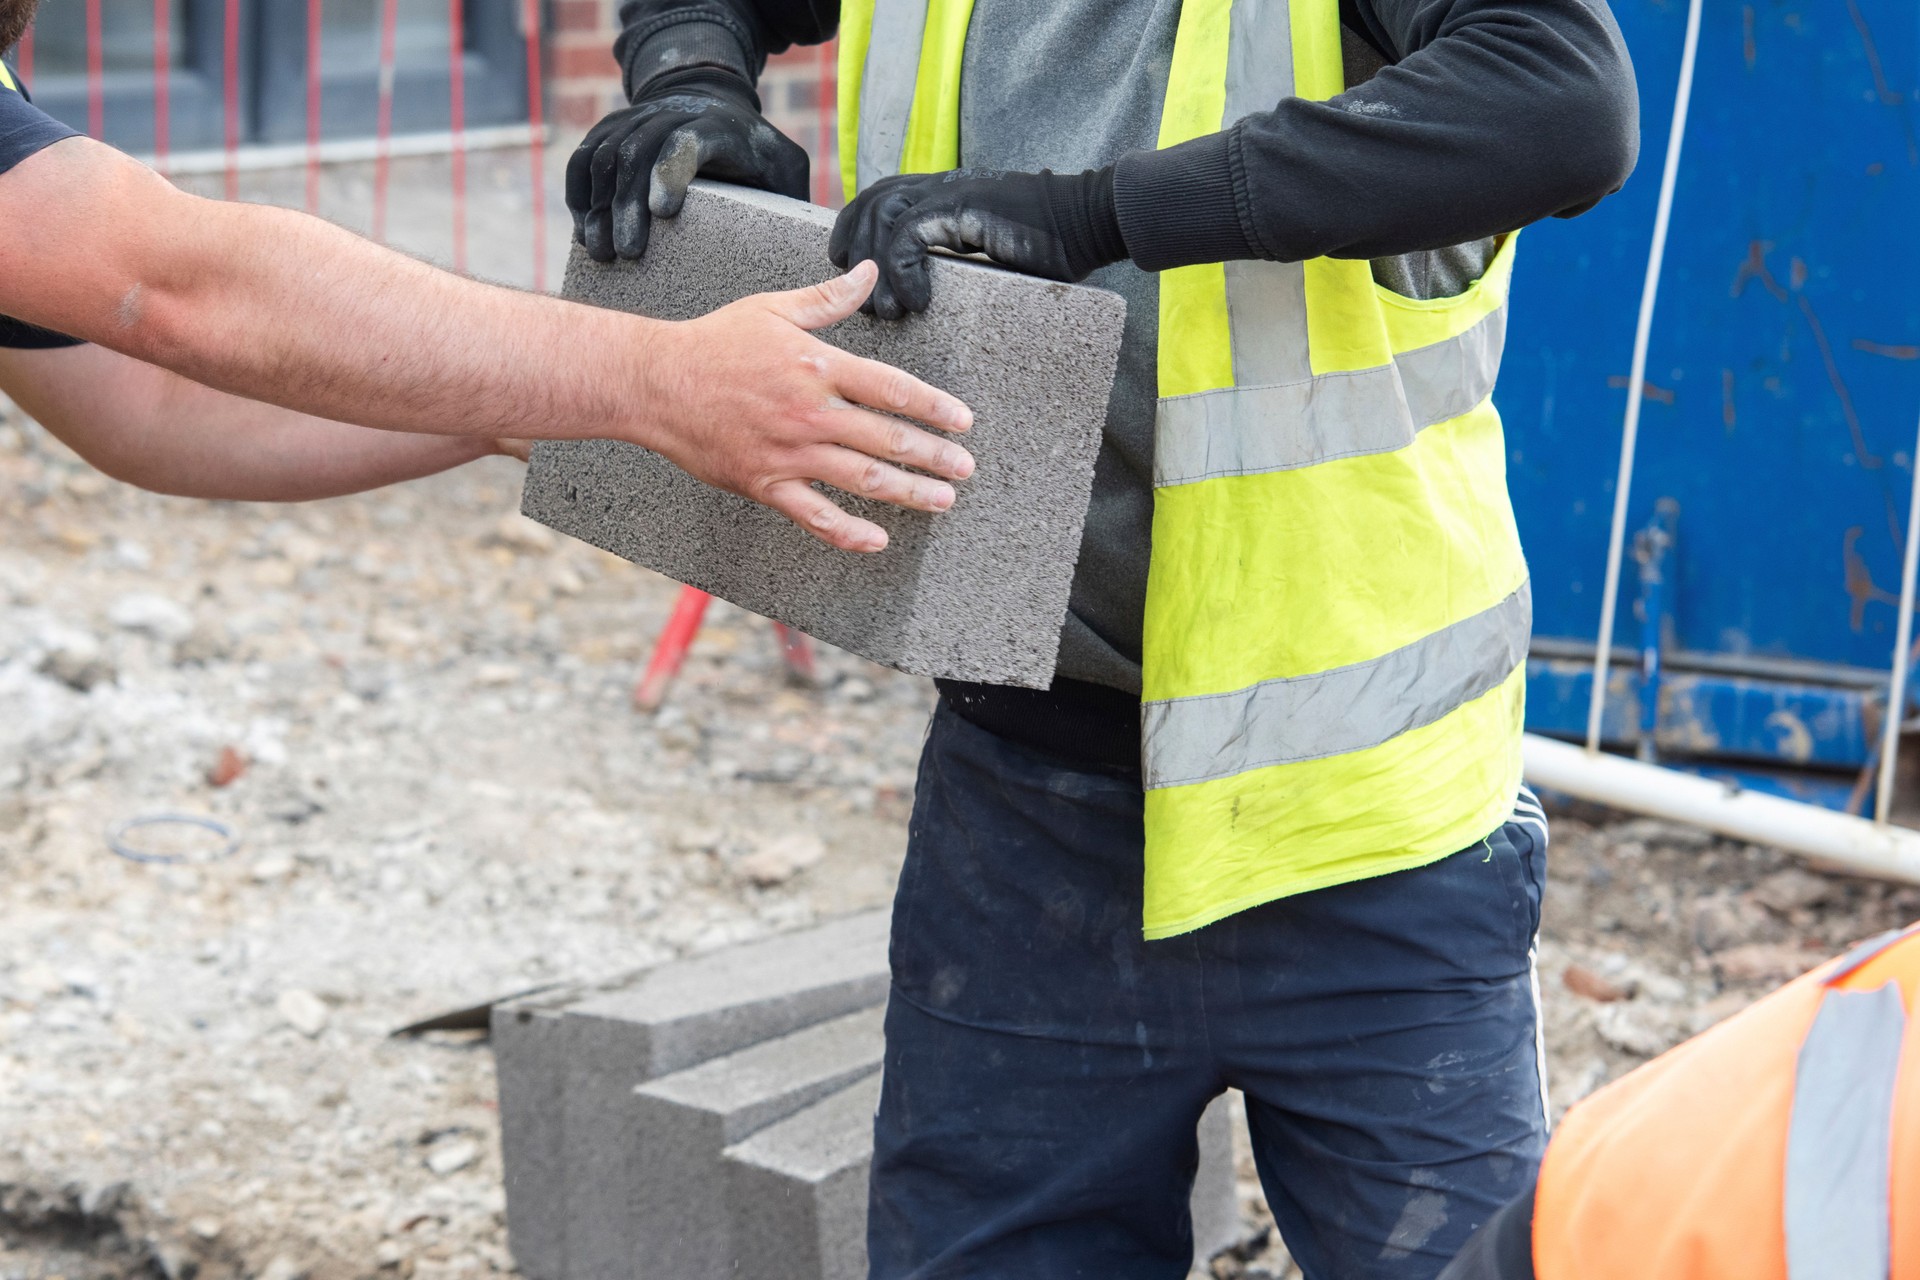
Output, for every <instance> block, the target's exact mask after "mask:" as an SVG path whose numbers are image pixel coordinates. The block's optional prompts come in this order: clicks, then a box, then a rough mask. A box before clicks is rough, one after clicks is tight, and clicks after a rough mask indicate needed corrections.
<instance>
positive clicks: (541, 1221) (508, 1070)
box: [491, 990, 579, 1280]
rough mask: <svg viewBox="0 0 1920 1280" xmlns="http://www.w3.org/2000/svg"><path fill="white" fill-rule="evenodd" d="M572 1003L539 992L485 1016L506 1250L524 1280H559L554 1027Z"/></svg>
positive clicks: (561, 1239)
mask: <svg viewBox="0 0 1920 1280" xmlns="http://www.w3.org/2000/svg"><path fill="white" fill-rule="evenodd" d="M578 997H579V992H578V991H577V990H569V991H562V992H542V993H541V994H540V995H537V996H529V997H527V998H525V999H522V1000H510V1001H506V1002H504V1003H502V1004H498V1005H495V1006H494V1010H493V1015H492V1018H493V1031H492V1037H491V1039H492V1045H493V1058H494V1071H495V1075H496V1076H497V1078H498V1082H499V1091H500V1163H501V1167H502V1169H503V1170H504V1180H505V1183H506V1192H507V1244H508V1247H509V1248H510V1249H512V1251H513V1257H514V1261H515V1263H517V1264H518V1266H519V1268H520V1272H521V1274H522V1275H525V1276H527V1277H528V1278H529V1280H561V1277H562V1275H563V1273H564V1270H565V1267H566V1238H565V1233H566V1221H567V1218H566V1204H565V1195H564V1191H563V1186H564V1179H563V1176H562V1175H563V1171H564V1169H565V1167H566V1164H565V1161H566V1157H565V1154H564V1147H563V1139H562V1121H561V1115H562V1107H561V1095H562V1093H563V1083H564V1081H565V1079H566V1071H567V1065H566V1047H565V1042H564V1040H563V1038H562V1033H561V1024H562V1018H563V1014H564V1013H565V1010H566V1006H567V1004H569V1003H570V1002H571V1001H573V1000H575V999H577V998H578Z"/></svg>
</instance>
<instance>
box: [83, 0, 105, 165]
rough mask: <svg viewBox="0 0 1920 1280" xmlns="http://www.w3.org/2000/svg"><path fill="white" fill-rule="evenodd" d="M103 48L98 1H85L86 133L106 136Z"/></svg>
mask: <svg viewBox="0 0 1920 1280" xmlns="http://www.w3.org/2000/svg"><path fill="white" fill-rule="evenodd" d="M104 56H105V46H104V45H103V44H102V43H101V39H100V0H87V133H88V135H89V136H91V137H95V138H100V137H104V136H105V135H106V118H107V95H106V66H105V64H104V62H103V58H104Z"/></svg>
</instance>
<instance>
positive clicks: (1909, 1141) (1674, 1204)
mask: <svg viewBox="0 0 1920 1280" xmlns="http://www.w3.org/2000/svg"><path fill="white" fill-rule="evenodd" d="M1916 995H1920V926H1915V927H1914V928H1911V929H1908V930H1906V931H1905V932H1904V933H1893V934H1888V935H1886V936H1884V937H1881V938H1876V939H1873V940H1872V941H1870V942H1866V943H1863V944H1861V945H1860V946H1859V947H1857V948H1855V949H1854V950H1853V951H1852V952H1851V953H1849V954H1848V955H1846V956H1843V957H1842V958H1841V959H1839V960H1836V961H1833V962H1831V963H1829V964H1826V965H1823V966H1822V967H1821V968H1819V969H1816V970H1814V971H1813V972H1812V973H1809V974H1807V975H1806V976H1805V977H1802V978H1800V979H1798V980H1797V981H1795V982H1793V983H1790V984H1789V985H1788V986H1786V987H1783V988H1782V989H1781V990H1779V991H1776V992H1774V993H1773V994H1772V995H1770V996H1768V997H1767V998H1766V999H1764V1000H1761V1001H1760V1002H1759V1003H1757V1004H1755V1005H1754V1006H1753V1007H1751V1008H1749V1009H1747V1010H1746V1011H1745V1012H1743V1013H1740V1014H1737V1015H1736V1016H1734V1017H1732V1018H1730V1019H1728V1020H1727V1021H1726V1022H1723V1023H1721V1024H1720V1025H1719V1026H1717V1027H1715V1028H1713V1029H1712V1030H1711V1031H1708V1032H1707V1033H1706V1034H1704V1035H1702V1036H1699V1037H1697V1038H1696V1039H1694V1040H1691V1041H1689V1042H1687V1043H1686V1044H1683V1045H1681V1046H1680V1047H1679V1048H1677V1049H1674V1050H1673V1051H1672V1052H1670V1053H1667V1054H1666V1055H1664V1056H1662V1057H1660V1058H1657V1059H1655V1060H1654V1061H1653V1062H1650V1063H1648V1064H1647V1065H1646V1066H1644V1067H1642V1068H1641V1069H1640V1070H1638V1071H1635V1072H1633V1073H1632V1074H1631V1075H1628V1076H1626V1077H1624V1078H1622V1079H1621V1080H1619V1081H1617V1082H1616V1083H1614V1084H1612V1085H1610V1086H1608V1087H1607V1088H1605V1089H1603V1090H1601V1091H1600V1092H1598V1093H1596V1094H1594V1095H1593V1097H1591V1098H1589V1099H1587V1100H1586V1101H1584V1102H1582V1103H1581V1104H1580V1105H1578V1106H1576V1107H1575V1108H1574V1109H1573V1110H1572V1111H1570V1112H1569V1113H1568V1114H1567V1117H1566V1120H1565V1121H1564V1122H1563V1123H1562V1125H1561V1127H1560V1129H1559V1131H1558V1132H1557V1133H1555V1135H1554V1137H1553V1141H1552V1143H1551V1145H1549V1147H1548V1149H1547V1157H1546V1163H1545V1165H1544V1166H1543V1167H1542V1169H1541V1171H1540V1182H1539V1188H1538V1191H1537V1193H1536V1196H1535V1201H1534V1214H1533V1256H1534V1271H1535V1275H1536V1276H1537V1277H1538V1280H1628V1278H1629V1277H1633V1278H1634V1280H1640V1278H1642V1277H1650V1278H1657V1280H1920V1018H1916V1017H1914V1016H1913V1014H1914V1012H1915V998H1916Z"/></svg>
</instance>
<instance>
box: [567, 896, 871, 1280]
mask: <svg viewBox="0 0 1920 1280" xmlns="http://www.w3.org/2000/svg"><path fill="white" fill-rule="evenodd" d="M887 924H888V916H887V913H886V912H885V911H870V912H863V913H861V914H859V915H855V916H849V917H846V918H844V919H841V920H836V921H833V922H831V923H828V924H824V925H820V926H818V927H816V928H812V929H805V930H801V931H798V932H795V933H786V934H779V935H776V936H774V937H771V938H765V939H762V940H760V941H757V942H751V943H746V944H744V945H741V946H736V947H728V948H726V949H725V950H721V951H714V952H710V953H708V954H706V955H701V956H694V957H691V958H689V959H686V960H679V961H675V962H673V963H671V964H663V965H659V966H657V967H655V968H653V969H649V970H647V971H646V972H644V973H642V974H640V975H638V976H637V977H636V978H635V979H634V980H632V981H631V982H629V983H627V984H625V985H623V986H621V987H620V988H618V989H617V990H611V991H605V992H601V993H599V994H595V995H592V996H589V997H588V998H586V999H583V1000H580V1001H578V1002H577V1003H575V1004H573V1005H571V1006H569V1008H568V1009H567V1012H566V1016H565V1018H564V1020H563V1027H562V1036H561V1039H562V1042H563V1045H564V1052H565V1054H566V1073H565V1080H564V1101H563V1104H562V1127H563V1152H564V1162H563V1168H562V1171H561V1176H562V1180H563V1183H564V1204H565V1215H564V1222H565V1238H566V1271H565V1280H631V1277H632V1275H633V1270H632V1266H633V1258H632V1253H631V1252H630V1250H629V1249H628V1247H627V1246H626V1244H625V1243H624V1241H625V1239H626V1237H625V1235H624V1234H622V1233H620V1232H617V1231H614V1230H611V1229H609V1228H608V1226H607V1224H608V1223H610V1222H613V1221H615V1220H617V1219H618V1217H619V1215H621V1214H624V1213H627V1212H629V1211H630V1207H631V1206H632V1205H633V1204H634V1203H635V1197H636V1195H637V1188H638V1186H639V1181H640V1166H639V1162H640V1159H641V1156H640V1152H641V1150H642V1148H643V1143H644V1139H643V1137H642V1135H641V1134H640V1133H639V1131H638V1130H637V1129H636V1128H635V1116H634V1112H633V1108H632V1105H631V1103H632V1098H633V1090H634V1088H635V1087H636V1086H638V1085H640V1084H643V1083H645V1082H646V1081H649V1080H653V1079H656V1078H658V1077H660V1076H664V1075H668V1074H670V1073H672V1072H675V1071H682V1070H685V1069H686V1068H688V1067H691V1066H695V1065H697V1064H699V1063H702V1062H705V1061H707V1060H709V1059H712V1058H717V1057H720V1056H721V1055H723V1054H728V1053H732V1052H735V1051H736V1050H739V1049H744V1048H746V1047H748V1046H750V1045H755V1044H758V1043H760V1042H762V1041H764V1040H769V1039H772V1038H774V1037H777V1036H782V1035H786V1034H788V1033H789V1032H793V1031H797V1030H799V1029H801V1028H803V1027H809V1026H812V1025H814V1024H815V1023H819V1022H824V1021H826V1020H828V1019H830V1018H837V1017H840V1016H842V1015H844V1014H848V1013H853V1012H855V1011H857V1010H860V1009H866V1008H871V1007H873V1006H875V1005H878V1004H879V1003H880V1002H881V1001H882V1000H883V999H885V997H886V992H887V984H888V972H887Z"/></svg>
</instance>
